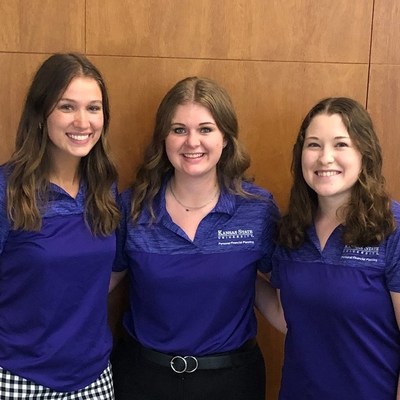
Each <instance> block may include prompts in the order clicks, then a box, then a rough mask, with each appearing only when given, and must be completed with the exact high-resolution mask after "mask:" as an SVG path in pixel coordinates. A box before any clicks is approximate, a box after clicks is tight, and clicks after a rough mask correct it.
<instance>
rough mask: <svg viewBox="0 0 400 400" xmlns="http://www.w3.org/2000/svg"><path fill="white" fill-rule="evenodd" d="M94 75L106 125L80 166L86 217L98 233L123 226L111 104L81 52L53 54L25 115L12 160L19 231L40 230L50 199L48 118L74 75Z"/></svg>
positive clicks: (10, 188)
mask: <svg viewBox="0 0 400 400" xmlns="http://www.w3.org/2000/svg"><path fill="white" fill-rule="evenodd" d="M76 77H89V78H93V79H94V80H95V81H96V82H97V84H98V85H99V88H100V90H101V94H102V103H103V117H104V126H103V132H102V134H101V138H100V140H99V141H98V142H97V143H96V145H95V146H94V147H93V149H92V150H91V151H90V152H89V154H88V155H87V156H85V157H83V158H82V159H81V161H80V165H79V174H80V178H81V179H83V180H84V181H85V183H86V185H87V193H86V203H85V220H86V222H87V224H88V226H89V227H90V229H91V231H92V232H93V234H95V235H102V236H105V235H108V234H110V233H111V232H112V231H113V230H114V229H115V228H116V226H117V225H118V222H119V218H120V213H119V210H118V207H117V205H116V201H115V198H114V197H115V196H114V195H113V193H112V185H113V184H114V183H115V182H116V179H117V171H116V168H115V166H114V164H113V162H112V161H111V159H110V157H109V155H108V144H107V139H106V136H107V132H108V127H109V122H110V106H109V100H108V94H107V89H106V86H105V83H104V80H103V77H102V76H101V74H100V72H99V71H98V69H97V68H96V67H95V66H94V65H93V64H92V63H91V62H90V61H89V60H88V59H87V58H86V57H85V56H83V55H81V54H77V53H66V54H61V53H57V54H53V55H52V56H50V57H49V58H48V59H46V60H45V61H44V62H43V64H42V65H41V66H40V67H39V69H38V70H37V72H36V74H35V76H34V77H33V80H32V83H31V86H30V88H29V90H28V93H27V96H26V100H25V105H24V108H23V111H22V115H21V118H20V122H19V126H18V130H17V135H16V140H15V150H14V152H13V154H12V156H11V158H10V160H9V161H8V162H7V167H8V168H7V171H8V176H7V213H8V217H9V220H10V221H11V225H12V227H13V229H24V230H29V231H37V230H40V228H41V226H42V212H41V210H43V208H44V207H45V206H46V203H47V201H48V197H49V193H48V186H49V180H48V177H49V168H50V157H49V153H48V148H49V143H50V141H49V138H48V132H47V117H48V116H49V115H50V114H51V112H52V111H53V109H54V107H55V106H56V104H57V102H58V101H59V99H60V98H61V97H62V95H63V93H64V92H65V90H66V89H67V87H68V85H69V84H70V82H71V81H72V79H74V78H76Z"/></svg>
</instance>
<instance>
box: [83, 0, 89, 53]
mask: <svg viewBox="0 0 400 400" xmlns="http://www.w3.org/2000/svg"><path fill="white" fill-rule="evenodd" d="M84 8H85V11H84V12H85V18H84V19H83V20H84V25H85V28H84V31H83V40H84V42H85V54H87V17H88V15H87V0H85V7H84Z"/></svg>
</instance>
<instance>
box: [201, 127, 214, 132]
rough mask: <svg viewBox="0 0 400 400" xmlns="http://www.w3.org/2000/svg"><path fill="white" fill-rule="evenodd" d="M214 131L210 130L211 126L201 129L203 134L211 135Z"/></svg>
mask: <svg viewBox="0 0 400 400" xmlns="http://www.w3.org/2000/svg"><path fill="white" fill-rule="evenodd" d="M212 131H213V129H212V128H210V127H209V126H203V127H201V128H200V132H201V133H210V132H212Z"/></svg>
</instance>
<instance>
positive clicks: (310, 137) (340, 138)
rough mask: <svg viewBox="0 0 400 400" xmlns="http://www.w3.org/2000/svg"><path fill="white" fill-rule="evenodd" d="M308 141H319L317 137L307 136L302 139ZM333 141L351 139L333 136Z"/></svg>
mask: <svg viewBox="0 0 400 400" xmlns="http://www.w3.org/2000/svg"><path fill="white" fill-rule="evenodd" d="M310 139H312V140H321V139H320V138H319V137H317V136H308V137H305V138H304V140H310ZM333 139H334V140H342V139H351V137H350V136H335V137H334V138H333Z"/></svg>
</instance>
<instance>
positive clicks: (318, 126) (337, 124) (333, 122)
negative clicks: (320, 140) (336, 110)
mask: <svg viewBox="0 0 400 400" xmlns="http://www.w3.org/2000/svg"><path fill="white" fill-rule="evenodd" d="M311 136H312V137H321V136H332V137H336V136H337V137H350V135H349V132H348V130H347V128H346V126H345V124H344V122H343V119H342V117H341V115H339V114H331V115H328V114H318V115H316V116H315V117H314V118H313V119H312V120H311V122H310V125H309V126H308V128H307V129H306V132H305V137H306V138H307V137H311Z"/></svg>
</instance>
